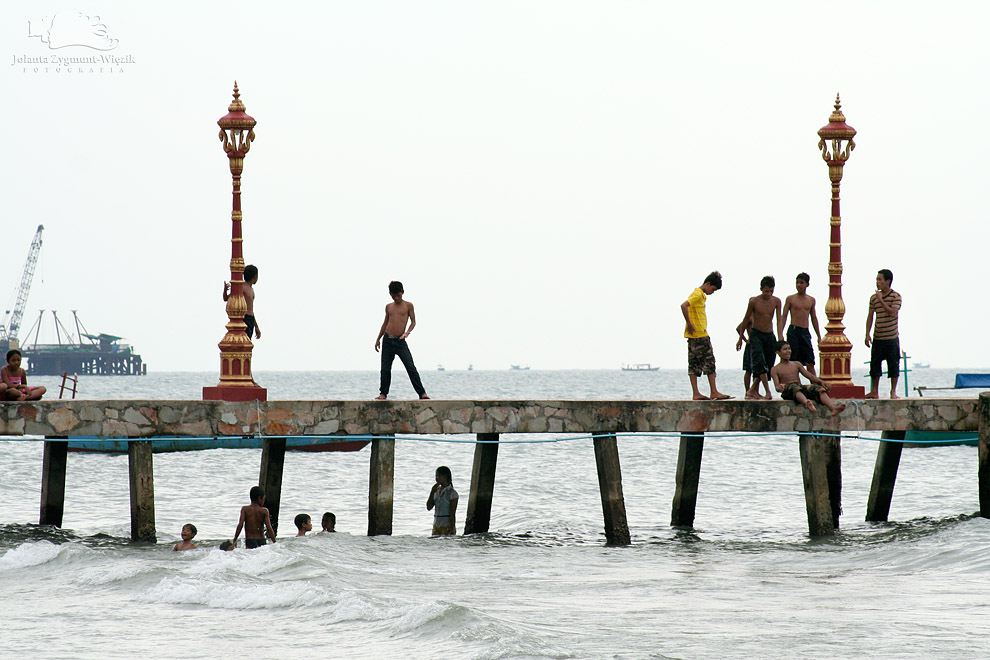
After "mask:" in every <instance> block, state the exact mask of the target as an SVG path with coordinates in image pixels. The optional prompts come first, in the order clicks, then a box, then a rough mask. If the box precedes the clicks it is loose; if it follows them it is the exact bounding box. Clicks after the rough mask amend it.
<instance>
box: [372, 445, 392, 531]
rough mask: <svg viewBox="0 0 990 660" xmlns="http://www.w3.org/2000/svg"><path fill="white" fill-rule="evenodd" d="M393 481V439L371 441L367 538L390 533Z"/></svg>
mask: <svg viewBox="0 0 990 660" xmlns="http://www.w3.org/2000/svg"><path fill="white" fill-rule="evenodd" d="M394 479H395V438H394V437H393V436H386V437H384V438H376V439H374V440H372V441H371V474H370V478H369V479H368V536H378V535H383V534H391V533H392V497H393V483H394Z"/></svg>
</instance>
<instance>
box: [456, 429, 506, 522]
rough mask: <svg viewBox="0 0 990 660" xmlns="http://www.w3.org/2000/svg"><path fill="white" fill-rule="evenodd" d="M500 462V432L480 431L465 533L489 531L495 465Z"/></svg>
mask: <svg viewBox="0 0 990 660" xmlns="http://www.w3.org/2000/svg"><path fill="white" fill-rule="evenodd" d="M497 464H498V433H479V434H478V444H476V445H475V446H474V465H473V466H472V468H471V494H470V495H469V496H468V506H467V514H466V515H465V517H464V533H465V534H482V533H484V532H487V531H488V528H489V526H490V525H491V520H492V497H493V496H494V493H495V467H496V465H497Z"/></svg>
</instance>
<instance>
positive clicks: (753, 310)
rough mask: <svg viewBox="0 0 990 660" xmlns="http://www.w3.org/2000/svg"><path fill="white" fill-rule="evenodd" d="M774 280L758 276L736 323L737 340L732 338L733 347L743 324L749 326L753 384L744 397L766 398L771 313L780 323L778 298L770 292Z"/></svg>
mask: <svg viewBox="0 0 990 660" xmlns="http://www.w3.org/2000/svg"><path fill="white" fill-rule="evenodd" d="M773 288H774V281H773V278H772V277H771V276H769V275H767V276H766V277H764V278H763V279H762V280H760V295H758V296H755V297H753V298H750V299H749V305H747V306H746V315H745V316H743V320H742V322H740V323H739V325H737V326H736V332H737V333H739V341H737V342H736V350H739V348H740V347H742V345H743V341H744V339H743V333H745V332H746V328H747V326H749V325H750V323H751V322H752V327H750V328H749V352H750V363H751V365H752V368H753V385H752V386H751V387H750V388H749V390H748V391H747V392H746V398H747V399H764V398H766V399H769V398H770V394H769V392H770V384H769V379H768V375H769V373H770V368H771V367H772V366H773V362H774V353H775V352H776V345H777V339H778V338H777V337H775V336H774V334H773V330H774V320H775V319H774V316H776V321H777V325H778V326H779V325H780V298H778V297H777V296H775V295H773ZM760 383H763V385H764V387H765V388H766V391H767V396H766V397H762V396H760Z"/></svg>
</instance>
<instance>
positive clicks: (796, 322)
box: [777, 273, 822, 373]
mask: <svg viewBox="0 0 990 660" xmlns="http://www.w3.org/2000/svg"><path fill="white" fill-rule="evenodd" d="M809 282H811V278H810V277H809V276H808V274H807V273H798V276H797V278H796V279H795V281H794V286H795V288H796V289H797V293H792V294H791V295H789V296H787V298H785V299H784V311H783V312H782V313H781V315H780V319H779V320H778V321H777V337H778V338H779V339H783V338H784V325H785V324H786V323H787V315H788V314H790V315H791V325H790V326H788V328H787V343H788V344H790V345H791V355H793V357H794V361H795V362H800V363H801V364H803V365H804V366H805V368H806V369H807V370H808V371H810V372H811V373H815V347H814V346H813V345H812V343H811V332H810V331H809V330H808V321H809V320H810V321H811V326H812V327H813V328H814V329H815V335H816V336H817V337H818V343H819V344H821V342H822V331H821V330H819V328H818V314H817V313H816V312H815V299H814V298H812V297H811V296H809V295H808V294H807V293H806V292H807V290H808V283H809Z"/></svg>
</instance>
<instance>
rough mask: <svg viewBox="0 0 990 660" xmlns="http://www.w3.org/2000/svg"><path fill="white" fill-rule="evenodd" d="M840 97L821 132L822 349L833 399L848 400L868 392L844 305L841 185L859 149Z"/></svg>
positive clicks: (824, 373) (823, 367) (823, 370)
mask: <svg viewBox="0 0 990 660" xmlns="http://www.w3.org/2000/svg"><path fill="white" fill-rule="evenodd" d="M840 108H841V103H840V102H839V95H838V94H836V95H835V111H834V112H833V113H832V114H831V115H830V116H829V118H828V124H826V125H825V126H823V127H822V128H821V129H820V130H819V131H818V137H820V138H821V139H820V140H819V141H818V148H819V149H821V152H822V158H823V159H824V160H825V162H826V163H828V178H829V179H830V180H831V181H832V216H831V217H830V218H829V224H830V225H831V235H830V238H829V244H828V245H829V261H828V301H827V302H826V303H825V316H826V317H828V323H827V324H826V325H825V336H824V337H822V340H821V343H820V344H819V345H818V349H819V353H820V356H821V373H820V374H819V375H820V376H821V378H822V380H824V381H826V382H827V383H828V384H829V385H831V387H832V390H831V392H832V396H833V397H841V398H846V399H862V398H864V397H865V395H866V390H865V389H864V388H863V387H862V386H858V385H853V382H852V371H851V362H852V343H851V342H850V341H849V340H848V339H847V338H846V335H845V333H844V330H845V329H846V326H844V325H843V324H842V317H843V316H845V314H846V304H845V303H844V302H843V301H842V239H841V232H840V229H841V228H842V216H841V215H840V213H839V185H840V183H841V182H842V168H843V166H844V165H845V164H846V161H847V160H849V155H850V154H851V153H852V151H853V149H855V148H856V143H855V142H854V141H853V138H854V137H855V136H856V129H855V128H853V127H852V126H850V125H849V124H847V123H846V118H845V116H844V115H843V114H842V110H841V109H840Z"/></svg>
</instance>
